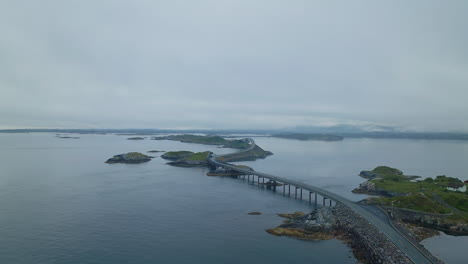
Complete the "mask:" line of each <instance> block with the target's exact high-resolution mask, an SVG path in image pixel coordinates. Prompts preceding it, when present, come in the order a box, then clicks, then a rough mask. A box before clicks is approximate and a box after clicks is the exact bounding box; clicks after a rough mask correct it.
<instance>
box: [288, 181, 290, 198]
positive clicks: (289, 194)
mask: <svg viewBox="0 0 468 264" xmlns="http://www.w3.org/2000/svg"><path fill="white" fill-rule="evenodd" d="M288 189H289V191H288V196H291V185H290V184H289V185H288Z"/></svg>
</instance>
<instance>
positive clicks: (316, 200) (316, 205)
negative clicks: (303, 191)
mask: <svg viewBox="0 0 468 264" xmlns="http://www.w3.org/2000/svg"><path fill="white" fill-rule="evenodd" d="M314 201H315V208H317V193H315V200H314Z"/></svg>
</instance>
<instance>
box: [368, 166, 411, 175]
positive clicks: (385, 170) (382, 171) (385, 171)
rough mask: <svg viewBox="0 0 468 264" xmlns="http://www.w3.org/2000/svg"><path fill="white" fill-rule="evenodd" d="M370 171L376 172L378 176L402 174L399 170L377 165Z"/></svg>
mask: <svg viewBox="0 0 468 264" xmlns="http://www.w3.org/2000/svg"><path fill="white" fill-rule="evenodd" d="M372 172H374V173H377V174H379V175H380V176H389V175H403V172H402V171H401V170H399V169H395V168H392V167H388V166H378V167H376V168H375V169H373V170H372Z"/></svg>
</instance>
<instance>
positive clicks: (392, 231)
mask: <svg viewBox="0 0 468 264" xmlns="http://www.w3.org/2000/svg"><path fill="white" fill-rule="evenodd" d="M247 140H248V142H249V145H250V146H249V147H248V148H247V149H244V150H241V151H239V152H248V151H250V150H252V149H253V148H254V147H255V146H256V145H255V141H254V140H253V139H250V138H249V139H247ZM239 152H236V153H237V154H238V153H239ZM232 154H233V153H230V154H224V155H212V156H210V158H209V159H208V161H209V163H210V164H211V165H212V166H213V167H223V168H228V169H230V170H233V171H237V172H241V173H243V174H246V175H252V178H253V177H254V176H257V181H258V183H260V179H262V181H264V179H267V180H269V181H270V183H272V184H271V186H272V188H273V190H275V191H276V183H282V184H283V193H285V192H286V186H288V194H289V195H290V194H291V186H293V187H294V188H293V189H294V190H295V197H296V198H297V192H298V190H300V197H301V199H302V191H303V190H305V191H307V192H309V202H310V201H311V194H314V195H315V203H316V204H317V194H318V195H320V196H322V197H323V205H325V199H329V202H330V205H331V201H334V202H336V203H340V204H342V205H344V206H346V207H348V208H349V209H351V210H353V211H354V212H355V213H357V214H359V215H360V216H362V217H363V218H364V219H366V220H367V221H368V222H369V223H371V224H372V225H374V226H375V227H376V228H377V229H378V230H379V231H380V232H382V233H383V234H384V235H385V236H386V237H387V238H388V239H389V240H390V241H391V242H392V243H393V244H394V245H395V246H396V247H397V248H398V249H400V250H401V251H402V252H403V253H404V254H405V255H406V256H407V257H408V259H410V260H411V261H412V262H413V263H417V264H420V263H439V262H437V261H436V260H434V259H433V257H431V256H429V255H428V254H427V253H426V252H424V251H423V250H421V249H420V248H419V247H418V245H416V244H415V243H414V242H412V241H410V240H409V239H408V238H407V237H405V236H404V235H403V234H402V233H400V231H399V230H398V229H396V228H395V227H394V226H393V224H392V223H391V222H390V221H389V219H386V220H384V219H382V218H381V217H379V216H377V215H376V214H374V213H372V212H371V211H369V210H367V209H365V208H364V207H363V206H361V205H359V204H357V203H355V202H352V201H350V200H348V199H346V198H344V197H342V196H340V195H338V194H335V193H332V192H329V191H327V190H325V189H322V188H320V187H317V186H313V185H310V184H305V183H302V182H299V181H295V180H291V179H287V178H283V177H279V176H275V175H271V174H267V173H262V172H258V171H254V170H249V169H246V168H241V167H238V166H235V165H232V164H229V163H225V162H221V161H219V160H218V158H219V157H227V156H229V155H232ZM252 180H254V178H253V179H252Z"/></svg>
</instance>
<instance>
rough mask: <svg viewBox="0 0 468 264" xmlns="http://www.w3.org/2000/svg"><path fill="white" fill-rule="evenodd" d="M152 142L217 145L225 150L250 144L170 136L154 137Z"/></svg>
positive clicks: (216, 137)
mask: <svg viewBox="0 0 468 264" xmlns="http://www.w3.org/2000/svg"><path fill="white" fill-rule="evenodd" d="M151 139H152V140H174V141H180V142H184V143H196V144H204V145H217V146H221V147H223V148H234V149H245V148H248V147H249V144H248V143H247V141H246V140H244V139H234V140H227V139H224V138H223V137H220V136H211V135H209V136H198V135H190V134H186V135H169V136H159V137H152V138H151Z"/></svg>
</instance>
